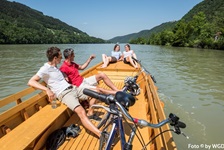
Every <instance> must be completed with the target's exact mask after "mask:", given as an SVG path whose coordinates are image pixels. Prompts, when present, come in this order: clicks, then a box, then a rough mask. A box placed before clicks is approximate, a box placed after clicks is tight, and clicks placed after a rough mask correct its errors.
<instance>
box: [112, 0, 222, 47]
mask: <svg viewBox="0 0 224 150" xmlns="http://www.w3.org/2000/svg"><path fill="white" fill-rule="evenodd" d="M167 25H168V26H163V28H160V29H161V30H160V31H159V32H158V30H157V31H156V32H155V29H157V27H155V28H153V29H151V30H150V32H148V31H144V32H139V33H140V34H138V35H137V36H136V35H135V37H134V36H129V41H125V42H130V43H134V44H153V45H171V46H181V47H182V46H186V47H200V48H209V49H221V50H224V0H203V1H202V2H200V3H199V4H197V5H196V6H194V7H193V8H192V9H191V10H190V11H189V12H188V13H187V14H185V15H184V16H183V17H182V18H181V19H180V20H179V21H177V22H175V23H174V24H170V25H169V24H167ZM147 32H148V35H149V38H147V37H146V34H147ZM130 35H132V34H130ZM123 37H125V36H120V37H119V38H114V39H116V41H113V42H120V41H119V40H122V39H123ZM114 39H112V40H114Z"/></svg>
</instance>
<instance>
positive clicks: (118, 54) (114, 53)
mask: <svg viewBox="0 0 224 150" xmlns="http://www.w3.org/2000/svg"><path fill="white" fill-rule="evenodd" d="M111 56H113V57H116V58H117V60H118V59H119V58H120V57H121V52H120V51H118V52H115V51H111Z"/></svg>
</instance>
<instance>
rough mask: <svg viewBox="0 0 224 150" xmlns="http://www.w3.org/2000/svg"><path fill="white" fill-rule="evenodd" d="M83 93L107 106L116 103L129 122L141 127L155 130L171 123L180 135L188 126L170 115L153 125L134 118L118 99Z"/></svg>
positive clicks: (99, 94)
mask: <svg viewBox="0 0 224 150" xmlns="http://www.w3.org/2000/svg"><path fill="white" fill-rule="evenodd" d="M83 93H84V94H86V95H88V96H90V97H93V98H96V99H99V100H100V101H102V102H104V103H106V104H108V105H109V104H111V103H115V104H116V105H117V106H118V107H119V108H120V110H121V112H122V114H123V115H124V116H125V117H126V118H127V119H128V120H129V121H133V122H134V123H136V124H137V125H139V126H140V127H153V128H159V127H161V126H163V125H165V124H167V123H170V125H171V126H174V128H175V133H177V134H180V133H181V131H180V128H185V127H186V124H185V123H183V122H181V121H179V117H177V116H176V115H175V114H172V113H170V115H169V118H167V119H165V120H163V121H161V122H159V123H158V124H151V123H149V122H147V121H145V120H142V119H137V118H132V117H131V116H130V115H129V113H128V112H127V110H126V109H125V108H124V107H123V106H122V105H121V104H120V103H119V102H117V101H116V99H115V98H114V97H113V96H112V95H106V94H101V93H98V92H95V91H92V90H89V89H84V90H83Z"/></svg>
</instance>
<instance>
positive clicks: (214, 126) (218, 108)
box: [0, 44, 224, 150]
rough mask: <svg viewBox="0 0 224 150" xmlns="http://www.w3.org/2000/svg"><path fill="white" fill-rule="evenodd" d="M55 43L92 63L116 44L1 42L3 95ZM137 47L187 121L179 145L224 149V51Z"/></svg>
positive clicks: (169, 105) (172, 108) (171, 106)
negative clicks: (23, 43) (9, 43)
mask: <svg viewBox="0 0 224 150" xmlns="http://www.w3.org/2000/svg"><path fill="white" fill-rule="evenodd" d="M50 46H57V47H59V48H60V49H61V50H64V49H65V48H70V47H71V48H74V49H75V56H76V57H75V61H76V62H77V63H83V62H84V61H85V60H87V58H88V57H89V55H90V54H95V55H96V58H95V59H94V60H93V61H92V62H91V63H90V65H89V67H91V66H93V65H95V64H96V63H98V62H100V61H101V54H102V53H106V54H108V55H109V54H110V51H111V50H112V49H113V46H114V45H113V44H70V45H69V44H58V45H57V44H55V45H1V46H0V77H1V78H0V89H1V92H0V99H2V98H4V97H6V96H8V95H10V94H13V93H15V92H18V91H21V90H22V89H24V88H26V87H27V81H28V80H29V78H30V77H31V76H32V75H33V74H35V73H36V71H37V70H38V69H39V67H41V66H42V65H43V64H44V63H45V62H46V61H47V59H46V56H45V52H46V49H47V48H48V47H50ZM131 48H132V49H133V50H134V51H135V52H136V54H137V57H138V59H139V60H141V62H142V64H143V66H144V67H145V68H146V69H147V70H148V71H149V72H150V73H151V74H152V75H153V76H155V79H156V81H157V83H156V86H158V88H159V96H160V98H161V100H162V101H164V103H165V113H166V115H167V116H168V114H169V113H170V112H173V113H175V114H176V115H178V116H179V117H180V118H181V120H182V121H184V122H185V123H186V124H187V128H186V129H184V130H183V132H184V133H185V134H186V135H188V136H189V137H190V138H189V139H186V138H185V137H183V136H180V135H179V136H177V135H174V140H175V141H176V143H177V146H178V149H180V150H182V149H183V150H184V149H205V146H214V145H212V144H223V145H221V146H223V147H221V148H222V149H224V130H223V129H222V128H223V127H224V51H217V50H203V49H192V48H174V47H160V46H149V45H131ZM123 50H124V44H121V51H123ZM89 67H88V68H89ZM6 109H7V108H1V109H0V112H2V111H4V110H6Z"/></svg>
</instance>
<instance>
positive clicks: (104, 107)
mask: <svg viewBox="0 0 224 150" xmlns="http://www.w3.org/2000/svg"><path fill="white" fill-rule="evenodd" d="M93 107H95V108H103V109H104V110H106V111H107V112H109V113H111V114H117V112H116V111H114V110H113V109H110V108H109V107H106V106H102V105H96V104H93V105H92V106H91V108H93Z"/></svg>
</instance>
